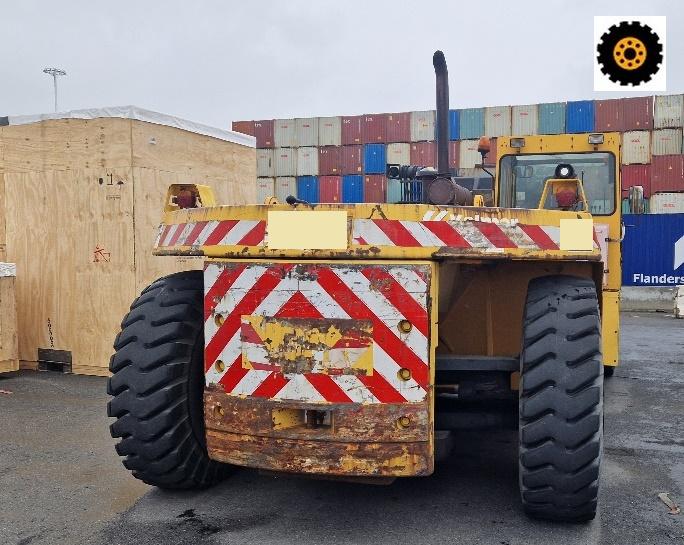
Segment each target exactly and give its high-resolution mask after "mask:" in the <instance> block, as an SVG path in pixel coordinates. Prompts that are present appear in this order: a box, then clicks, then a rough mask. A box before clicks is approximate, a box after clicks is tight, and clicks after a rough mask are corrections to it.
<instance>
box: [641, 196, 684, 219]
mask: <svg viewBox="0 0 684 545" xmlns="http://www.w3.org/2000/svg"><path fill="white" fill-rule="evenodd" d="M648 204H649V213H650V214H684V193H655V194H653V195H651V198H650V200H649V202H648Z"/></svg>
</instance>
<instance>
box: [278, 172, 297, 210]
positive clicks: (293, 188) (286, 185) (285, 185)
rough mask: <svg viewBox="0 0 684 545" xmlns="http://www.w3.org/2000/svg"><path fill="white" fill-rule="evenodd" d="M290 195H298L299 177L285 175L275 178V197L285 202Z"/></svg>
mask: <svg viewBox="0 0 684 545" xmlns="http://www.w3.org/2000/svg"><path fill="white" fill-rule="evenodd" d="M288 195H292V196H293V197H296V196H297V178H295V177H294V176H285V177H282V178H276V179H275V198H276V199H278V200H279V201H280V202H281V203H284V202H285V199H286V198H287V197H288Z"/></svg>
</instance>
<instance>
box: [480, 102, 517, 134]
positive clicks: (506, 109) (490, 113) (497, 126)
mask: <svg viewBox="0 0 684 545" xmlns="http://www.w3.org/2000/svg"><path fill="white" fill-rule="evenodd" d="M485 135H487V136H490V137H494V136H510V135H511V107H510V106H490V107H488V108H485Z"/></svg>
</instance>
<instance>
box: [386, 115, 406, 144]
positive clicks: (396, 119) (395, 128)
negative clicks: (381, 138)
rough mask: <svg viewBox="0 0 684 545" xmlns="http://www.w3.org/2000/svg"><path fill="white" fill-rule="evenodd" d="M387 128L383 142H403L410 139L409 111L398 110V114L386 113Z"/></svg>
mask: <svg viewBox="0 0 684 545" xmlns="http://www.w3.org/2000/svg"><path fill="white" fill-rule="evenodd" d="M386 116H387V130H386V133H385V137H386V140H385V142H388V143H392V142H404V143H408V142H410V141H411V112H400V113H398V114H386Z"/></svg>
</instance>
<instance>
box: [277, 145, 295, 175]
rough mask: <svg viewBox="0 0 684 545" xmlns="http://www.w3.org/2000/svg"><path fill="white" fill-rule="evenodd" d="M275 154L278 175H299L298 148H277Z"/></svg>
mask: <svg viewBox="0 0 684 545" xmlns="http://www.w3.org/2000/svg"><path fill="white" fill-rule="evenodd" d="M273 155H274V161H275V175H276V176H296V175H297V148H276V149H275V150H274V152H273Z"/></svg>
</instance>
